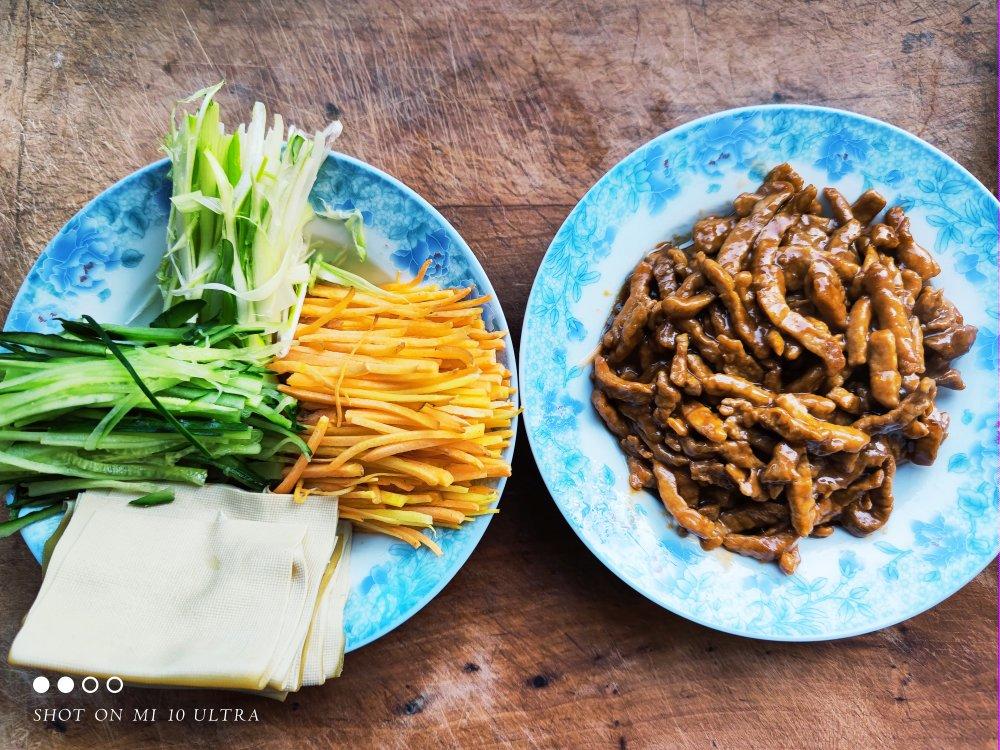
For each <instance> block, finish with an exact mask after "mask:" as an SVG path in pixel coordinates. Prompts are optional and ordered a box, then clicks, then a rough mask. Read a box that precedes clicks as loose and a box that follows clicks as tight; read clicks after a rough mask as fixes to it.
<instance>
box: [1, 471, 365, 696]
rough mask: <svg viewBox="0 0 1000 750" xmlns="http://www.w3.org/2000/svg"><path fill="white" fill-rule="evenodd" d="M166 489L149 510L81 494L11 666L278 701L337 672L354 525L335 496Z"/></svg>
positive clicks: (124, 500) (113, 496) (121, 498)
mask: <svg viewBox="0 0 1000 750" xmlns="http://www.w3.org/2000/svg"><path fill="white" fill-rule="evenodd" d="M173 489H174V491H175V499H174V501H173V502H171V503H169V504H164V505H157V506H150V507H139V506H131V505H129V501H130V500H132V499H134V498H135V497H136V495H135V494H129V493H124V492H108V491H103V490H89V491H87V492H84V493H82V494H81V495H80V496H79V497H78V498H77V500H76V502H75V504H74V507H73V508H72V510H71V513H68V514H67V517H66V518H64V519H63V523H62V524H61V526H60V529H59V531H58V532H57V534H56V536H55V537H54V539H56V540H57V541H55V544H54V547H52V549H51V555H50V557H49V558H48V560H47V565H46V570H45V578H44V581H43V583H42V587H41V590H40V591H39V593H38V597H37V599H36V600H35V603H34V604H33V605H32V607H31V610H30V611H29V612H28V615H27V617H26V618H25V621H24V624H23V626H22V628H21V631H20V632H19V633H18V635H17V637H16V638H15V640H14V643H13V645H12V646H11V651H10V657H9V660H10V663H11V664H12V665H14V666H21V667H30V668H34V669H41V670H51V671H55V672H61V673H68V674H77V675H94V676H97V677H108V676H117V677H120V678H121V679H122V680H124V681H125V682H126V683H131V684H137V685H148V686H176V687H199V688H223V689H233V690H248V691H257V692H261V693H264V694H266V695H271V696H274V697H283V696H284V695H285V694H287V693H288V692H292V691H295V690H298V689H299V688H300V687H302V686H305V685H318V684H322V683H323V682H324V681H325V680H327V679H329V678H332V677H336V676H338V675H339V674H340V672H341V669H342V666H343V655H344V604H345V602H346V600H347V593H348V575H347V572H348V558H349V552H350V544H351V528H350V524H349V523H347V522H340V521H338V513H337V502H336V500H335V499H333V498H323V497H313V498H310V500H309V502H307V503H301V504H300V503H296V502H294V501H293V499H292V496H291V495H275V494H256V493H250V492H244V491H242V490H238V489H234V488H231V487H226V486H222V485H207V486H205V487H200V488H196V489H192V488H182V487H174V488H173Z"/></svg>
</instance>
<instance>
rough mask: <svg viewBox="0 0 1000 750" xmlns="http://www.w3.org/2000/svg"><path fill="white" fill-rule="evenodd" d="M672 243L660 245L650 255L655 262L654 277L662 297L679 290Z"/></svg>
mask: <svg viewBox="0 0 1000 750" xmlns="http://www.w3.org/2000/svg"><path fill="white" fill-rule="evenodd" d="M672 249H675V248H673V246H672V245H660V246H658V247H657V248H656V251H655V252H653V253H652V254H651V255H650V258H651V259H652V264H653V279H654V280H655V281H656V292H657V294H658V295H659V296H660V299H663V298H664V297H666V296H668V295H670V294H673V293H674V292H675V291H676V290H677V275H676V273H675V272H674V259H673V257H672V256H671V254H670V250H672Z"/></svg>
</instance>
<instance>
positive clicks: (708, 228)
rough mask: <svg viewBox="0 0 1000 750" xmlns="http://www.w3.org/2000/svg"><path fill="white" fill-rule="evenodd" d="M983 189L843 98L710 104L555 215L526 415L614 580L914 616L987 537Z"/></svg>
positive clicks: (986, 545)
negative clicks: (838, 104) (558, 224)
mask: <svg viewBox="0 0 1000 750" xmlns="http://www.w3.org/2000/svg"><path fill="white" fill-rule="evenodd" d="M996 262H997V202H996V200H995V199H994V197H993V196H992V195H991V194H990V193H989V192H988V191H987V190H986V189H985V188H984V187H983V186H982V185H981V184H980V183H978V182H977V181H976V180H975V178H973V177H972V175H970V174H969V173H968V172H966V171H965V170H964V169H963V168H962V167H961V166H959V165H958V164H956V163H955V162H954V161H952V160H950V159H949V158H948V157H946V156H945V155H943V154H942V153H940V152H939V151H937V150H935V149H934V148H933V147H931V146H930V145H928V144H926V143H924V142H923V141H921V140H919V139H917V138H915V137H914V136H912V135H910V134H908V133H905V132H904V131H901V130H899V129H897V128H894V127H892V126H890V125H887V124H885V123H881V122H878V121H875V120H872V119H869V118H866V117H862V116H860V115H855V114H852V113H847V112H840V111H835V110H828V109H821V108H813V107H786V106H776V107H757V108H748V109H742V110H733V111H729V112H723V113H721V114H718V115H713V116H710V117H708V118H704V119H702V120H698V121H695V122H693V123H689V124H687V125H684V126H682V127H680V128H677V129H675V130H673V131H670V132H669V133H666V134H664V135H662V136H660V137H658V138H656V139H655V140H653V141H651V142H650V143H648V144H646V145H645V146H643V147H642V148H640V149H639V150H637V151H636V152H634V153H633V154H631V155H630V156H628V157H626V158H625V159H624V160H623V161H622V162H621V163H619V164H618V165H617V166H615V167H614V168H613V169H612V170H611V171H610V172H608V174H606V175H605V176H604V177H603V178H602V179H601V180H600V181H599V182H598V183H597V184H596V185H595V186H594V187H593V188H592V189H591V190H590V192H588V193H587V195H586V196H585V197H584V198H583V199H582V200H581V202H580V203H579V204H578V205H577V206H576V208H574V210H573V212H572V213H571V214H570V216H569V217H568V218H567V220H566V222H565V223H564V225H563V226H562V228H561V229H560V230H559V233H558V234H557V235H556V237H555V239H554V240H553V243H552V245H551V247H550V249H549V251H548V253H547V255H546V256H545V259H544V260H543V262H542V265H541V269H540V271H539V274H538V277H537V279H536V282H535V285H534V287H533V290H532V294H531V298H530V300H529V304H528V310H527V314H526V317H525V327H524V334H523V338H522V349H521V354H522V367H523V370H522V387H523V389H524V403H525V410H526V411H525V415H526V425H527V429H528V434H529V438H530V440H531V444H532V448H533V450H534V452H535V456H536V460H537V462H538V465H539V468H540V470H541V472H542V475H543V476H544V478H545V480H546V482H547V484H548V487H549V490H550V491H551V493H552V495H553V497H554V499H555V500H556V503H557V505H559V507H560V509H561V510H562V512H563V513H564V515H565V516H566V518H567V520H568V521H569V523H570V525H571V526H572V527H573V528H574V530H575V531H576V532H577V533H578V534H579V535H580V537H581V538H582V539H583V540H584V542H585V543H586V544H587V545H588V546H589V547H590V548H591V550H593V551H594V553H595V554H597V556H598V557H599V558H600V559H601V560H602V561H603V562H604V563H605V564H606V565H607V566H608V567H609V568H611V569H612V570H613V571H614V572H615V573H616V574H617V575H619V576H620V577H621V578H622V579H623V580H624V581H626V582H627V583H629V584H630V585H631V586H633V587H634V588H636V589H637V590H639V591H640V592H642V593H643V594H645V595H646V596H648V597H649V598H651V599H653V600H654V601H656V602H658V603H660V604H661V605H663V606H664V607H666V608H667V609H670V610H672V611H674V612H676V613H678V614H681V615H684V616H686V617H688V618H690V619H693V620H695V621H698V622H701V623H703V624H705V625H709V626H711V627H715V628H718V629H720V630H725V631H728V632H732V633H737V634H741V635H748V636H753V637H759V638H769V639H775V640H818V639H827V638H838V637H844V636H849V635H854V634H858V633H863V632H868V631H871V630H874V629H877V628H881V627H885V626H887V625H890V624H893V623H895V622H898V621H900V620H903V619H906V618H908V617H911V616H913V615H915V614H917V613H919V612H922V611H923V610H925V609H927V608H928V607H931V606H933V605H934V604H936V603H937V602H939V601H940V600H942V599H943V598H945V597H947V596H948V595H950V594H951V593H953V592H954V591H955V590H957V589H958V588H959V587H961V586H962V585H964V584H965V583H966V582H967V581H968V580H969V579H970V578H971V577H972V576H974V575H975V574H976V573H978V572H979V571H980V570H982V568H983V567H985V566H986V565H987V564H988V563H989V561H990V560H991V559H992V558H993V557H994V556H995V555H996V553H997V547H998V540H997V523H996V522H997V489H996V482H995V474H996V468H997V448H996V415H997V380H996V376H997V372H996V371H997V364H996V363H997V360H996V330H997V287H996Z"/></svg>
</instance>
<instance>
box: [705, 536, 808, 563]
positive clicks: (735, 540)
mask: <svg viewBox="0 0 1000 750" xmlns="http://www.w3.org/2000/svg"><path fill="white" fill-rule="evenodd" d="M795 541H796V536H795V534H793V533H791V532H787V531H786V532H782V533H778V534H767V535H762V536H747V535H745V534H726V536H725V537H724V538H723V540H722V544H723V546H724V547H725V548H726V549H727V550H729V551H730V552H735V553H737V554H738V555H746V556H747V557H753V558H756V559H757V560H760V561H761V562H774V561H775V560H777V559H778V558H779V557H781V554H782V553H783V552H784V551H785V550H786V549H788V548H789V547H790V546H791V545H792V544H794V543H795Z"/></svg>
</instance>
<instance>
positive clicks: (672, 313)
mask: <svg viewBox="0 0 1000 750" xmlns="http://www.w3.org/2000/svg"><path fill="white" fill-rule="evenodd" d="M714 301H715V296H714V295H712V294H709V293H708V292H703V293H702V294H694V295H691V296H690V297H681V296H679V294H670V295H667V296H666V297H664V298H663V299H662V300H661V302H660V304H661V305H662V307H663V312H664V313H666V315H667V317H668V318H671V319H677V318H693V317H694V316H695V315H697V314H698V313H700V312H701V311H702V310H704V309H705V308H706V307H708V306H709V305H710V304H712V302H714Z"/></svg>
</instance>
